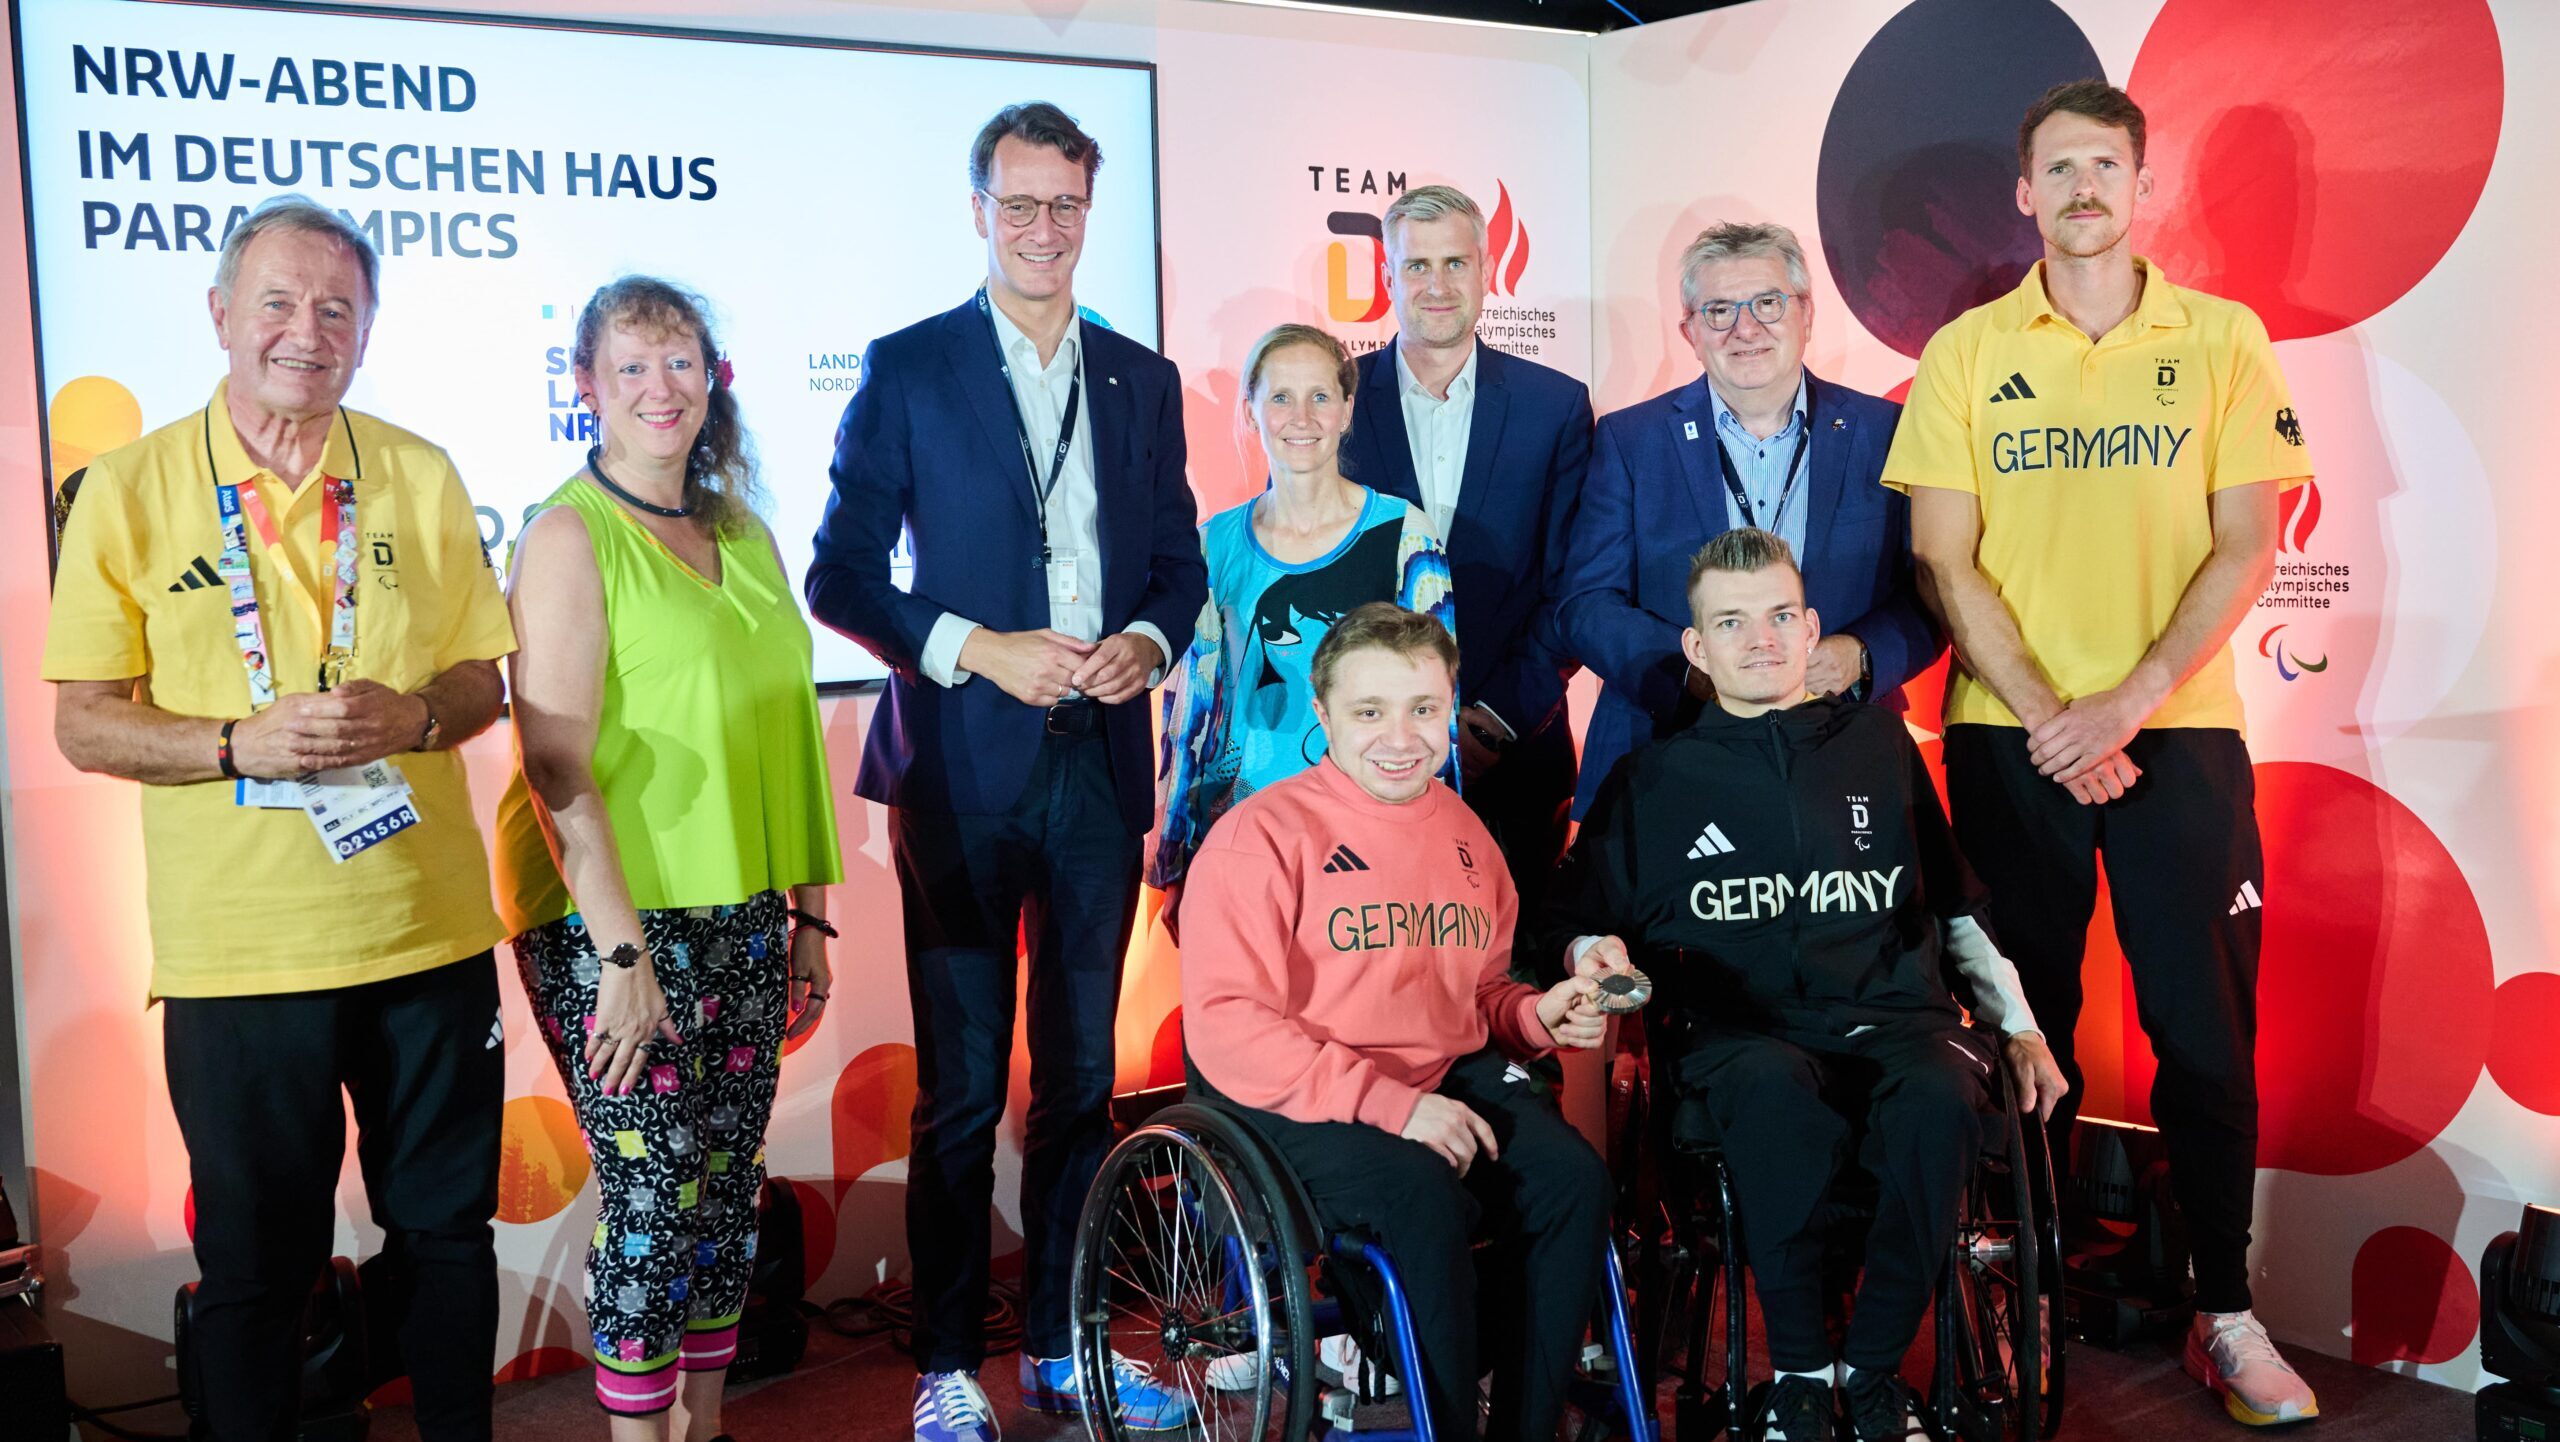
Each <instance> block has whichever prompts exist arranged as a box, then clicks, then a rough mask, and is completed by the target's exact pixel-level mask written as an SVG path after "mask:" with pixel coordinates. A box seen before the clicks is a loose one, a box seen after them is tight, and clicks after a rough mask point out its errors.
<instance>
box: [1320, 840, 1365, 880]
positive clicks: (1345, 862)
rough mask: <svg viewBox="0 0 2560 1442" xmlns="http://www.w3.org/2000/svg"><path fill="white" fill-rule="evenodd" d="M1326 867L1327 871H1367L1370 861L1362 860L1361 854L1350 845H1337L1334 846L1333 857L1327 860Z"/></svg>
mask: <svg viewBox="0 0 2560 1442" xmlns="http://www.w3.org/2000/svg"><path fill="white" fill-rule="evenodd" d="M1324 869H1325V871H1326V872H1327V873H1332V872H1336V871H1366V870H1368V869H1369V863H1367V862H1365V861H1363V860H1361V859H1360V854H1359V853H1358V852H1356V851H1353V850H1352V849H1351V848H1350V847H1348V846H1337V847H1335V848H1333V855H1332V857H1331V858H1329V859H1328V860H1327V861H1326V862H1325V864H1324Z"/></svg>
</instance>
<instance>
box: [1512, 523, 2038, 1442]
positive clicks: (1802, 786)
mask: <svg viewBox="0 0 2560 1442" xmlns="http://www.w3.org/2000/svg"><path fill="white" fill-rule="evenodd" d="M1689 601H1690V607H1691V619H1692V621H1693V622H1694V624H1693V625H1692V626H1691V628H1690V629H1689V631H1688V632H1687V633H1686V634H1685V635H1684V636H1683V637H1682V649H1683V650H1684V651H1686V652H1687V654H1688V657H1689V661H1690V663H1691V664H1692V665H1693V666H1694V667H1696V668H1697V669H1698V670H1699V671H1700V672H1702V673H1704V675H1705V677H1706V678H1707V679H1708V680H1709V681H1711V682H1712V683H1713V685H1714V691H1715V702H1714V704H1711V705H1709V706H1707V707H1706V708H1705V709H1704V712H1703V714H1701V715H1700V716H1699V718H1698V719H1697V720H1696V721H1695V722H1694V723H1693V724H1691V725H1690V726H1689V727H1688V728H1687V729H1685V730H1683V731H1681V732H1678V733H1676V734H1674V735H1671V736H1668V737H1665V738H1664V739H1662V740H1659V741H1656V742H1654V743H1652V744H1651V745H1649V746H1646V747H1643V748H1641V749H1639V750H1637V751H1635V752H1633V753H1632V754H1630V755H1628V756H1627V757H1626V758H1625V759H1624V760H1623V761H1621V762H1620V763H1619V764H1618V766H1617V768H1616V769H1615V770H1614V771H1613V772H1612V773H1611V774H1610V776H1609V779H1608V780H1607V782H1606V783H1604V785H1603V786H1602V788H1601V790H1600V793H1599V795H1598V797H1597V799H1596V800H1595V801H1594V803H1593V807H1592V810H1591V812H1590V815H1589V816H1588V818H1587V819H1586V820H1585V821H1584V823H1583V827H1582V832H1581V835H1580V837H1579V838H1578V839H1577V840H1576V842H1575V843H1574V847H1573V850H1572V852H1571V853H1570V855H1568V857H1567V858H1566V861H1565V865H1564V870H1563V872H1562V874H1561V876H1560V877H1559V880H1558V885H1557V892H1556V901H1555V904H1554V907H1553V909H1552V911H1551V913H1550V916H1549V919H1548V926H1547V930H1546V933H1545V935H1546V938H1547V939H1550V940H1551V941H1552V943H1553V945H1555V946H1556V947H1562V946H1564V945H1565V942H1566V938H1568V937H1573V938H1579V939H1578V940H1576V941H1574V943H1573V945H1574V946H1575V948H1576V952H1575V955H1576V959H1577V961H1578V962H1579V963H1580V966H1581V969H1583V970H1585V971H1588V970H1590V969H1592V968H1593V967H1594V966H1595V965H1603V964H1614V963H1615V962H1616V961H1617V960H1619V959H1620V957H1619V954H1618V952H1617V951H1616V948H1619V947H1624V948H1627V949H1628V950H1630V951H1632V953H1633V954H1634V956H1635V958H1636V959H1637V961H1638V962H1639V964H1641V965H1642V966H1644V967H1645V968H1646V969H1647V970H1648V971H1650V973H1651V975H1652V977H1653V981H1654V984H1655V987H1656V996H1655V1001H1654V1005H1655V1006H1656V1007H1657V1008H1659V1007H1666V1006H1667V1007H1670V1008H1673V1009H1675V1010H1677V1011H1679V1012H1681V1013H1684V1014H1686V1016H1687V1017H1688V1018H1689V1019H1691V1020H1693V1021H1694V1022H1695V1023H1696V1024H1697V1033H1698V1040H1697V1042H1696V1043H1695V1045H1694V1046H1692V1047H1691V1048H1690V1049H1689V1051H1688V1053H1687V1055H1686V1056H1684V1057H1683V1058H1682V1059H1681V1061H1680V1063H1679V1067H1678V1083H1677V1084H1678V1085H1679V1086H1680V1087H1681V1088H1682V1089H1683V1090H1684V1091H1685V1090H1690V1089H1694V1088H1699V1087H1703V1088H1705V1095H1706V1099H1707V1106H1708V1109H1709V1111H1710V1112H1711V1113H1712V1114H1713V1115H1714V1117H1715V1120H1716V1124H1717V1127H1718V1128H1719V1130H1720V1133H1721V1140H1722V1144H1723V1147H1724V1152H1725V1156H1726V1158H1727V1160H1728V1161H1729V1162H1730V1164H1731V1167H1732V1171H1733V1177H1734V1186H1735V1190H1736V1192H1737V1193H1738V1200H1739V1204H1740V1208H1741V1213H1742V1218H1741V1221H1742V1237H1743V1245H1744V1248H1745V1255H1746V1260H1747V1261H1748V1262H1749V1263H1750V1266H1751V1269H1752V1274H1753V1282H1754V1286H1755V1288H1756V1290H1757V1291H1758V1293H1759V1297H1760V1308H1761V1314H1762V1318H1763V1321H1764V1323H1765V1324H1766V1327H1767V1330H1768V1338H1769V1359H1770V1362H1771V1363H1772V1364H1773V1365H1774V1366H1775V1367H1776V1368H1777V1370H1778V1372H1779V1380H1778V1385H1777V1386H1776V1387H1775V1388H1774V1389H1773V1391H1772V1394H1771V1398H1772V1400H1771V1416H1770V1424H1771V1426H1770V1431H1769V1432H1768V1434H1767V1435H1768V1436H1769V1437H1771V1438H1773V1439H1774V1438H1784V1439H1786V1442H1809V1439H1827V1438H1829V1437H1830V1436H1831V1429H1832V1420H1833V1403H1832V1395H1831V1378H1832V1364H1833V1357H1832V1354H1831V1348H1830V1342H1829V1339H1828V1337H1827V1335H1826V1332H1825V1328H1824V1323H1823V1306H1822V1296H1821V1255H1822V1248H1821V1242H1820V1238H1819V1237H1818V1236H1817V1235H1816V1233H1815V1229H1814V1227H1813V1220H1814V1213H1815V1209H1816V1207H1817V1206H1818V1204H1819V1203H1820V1202H1821V1200H1822V1197H1823V1194H1824V1192H1825V1191H1826V1190H1827V1189H1828V1187H1829V1186H1830V1184H1831V1181H1832V1178H1833V1177H1834V1176H1835V1175H1836V1174H1837V1173H1838V1172H1839V1170H1840V1168H1841V1166H1842V1164H1843V1163H1844V1162H1845V1161H1847V1160H1848V1158H1849V1155H1850V1141H1851V1138H1852V1135H1853V1132H1854V1130H1855V1128H1856V1123H1855V1121H1854V1120H1853V1114H1854V1113H1858V1112H1863V1120H1864V1123H1865V1130H1866V1131H1867V1132H1868V1133H1869V1134H1870V1135H1871V1137H1872V1138H1873V1142H1874V1148H1875V1158H1874V1159H1875V1161H1876V1173H1877V1179H1878V1182H1879V1183H1880V1185H1881V1188H1882V1195H1881V1197H1880V1199H1879V1202H1878V1206H1877V1209H1876V1220H1875V1225H1874V1227H1873V1228H1872V1230H1871V1231H1870V1232H1869V1234H1868V1240H1867V1255H1866V1266H1865V1273H1864V1277H1863V1279H1862V1280H1861V1282H1860V1284H1859V1288H1858V1293H1857V1304H1856V1308H1855V1312H1854V1316H1853V1318H1852V1320H1851V1322H1850V1326H1849V1333H1848V1337H1847V1342H1846V1347H1845V1357H1844V1360H1845V1361H1846V1362H1847V1364H1848V1372H1847V1376H1846V1380H1845V1383H1844V1391H1845V1393H1846V1395H1847V1399H1848V1404H1849V1413H1850V1419H1851V1422H1852V1425H1853V1426H1854V1427H1855V1429H1856V1435H1857V1436H1858V1437H1859V1438H1861V1439H1871V1438H1881V1437H1891V1438H1900V1437H1903V1436H1905V1435H1919V1434H1918V1433H1917V1430H1916V1423H1914V1422H1913V1421H1912V1419H1911V1411H1910V1407H1909V1399H1908V1397H1907V1395H1906V1394H1905V1392H1904V1390H1903V1387H1902V1384H1901V1382H1900V1380H1899V1379H1898V1378H1897V1377H1896V1375H1895V1373H1896V1370H1897V1369H1898V1368H1899V1367H1900V1365H1901V1362H1902V1357H1903V1353H1904V1352H1905V1351H1907V1350H1908V1349H1909V1347H1910V1345H1911V1341H1912V1339H1913V1337H1914V1336H1916V1335H1917V1334H1918V1332H1919V1328H1920V1322H1921V1318H1922V1316H1923V1314H1924V1313H1925V1312H1926V1310H1927V1308H1928V1304H1929V1295H1930V1290H1931V1286H1932V1283H1933V1282H1934V1280H1935V1278H1936V1276H1937V1271H1938V1263H1939V1259H1940V1258H1941V1257H1943V1256H1944V1254H1945V1251H1946V1248H1947V1246H1948V1244H1949V1242H1950V1240H1951V1239H1952V1238H1953V1236H1954V1232H1955V1224H1956V1211H1957V1204H1958V1201H1959V1199H1960V1196H1961V1193H1962V1189H1963V1186H1964V1182H1965V1179H1966V1177H1967V1176H1968V1175H1969V1174H1970V1172H1971V1170H1972V1168H1973V1166H1974V1165H1975V1158H1976V1157H1977V1156H1978V1155H1979V1154H1980V1149H1981V1145H1982V1129H1983V1112H1984V1110H1985V1109H1986V1107H1987V1105H1988V1097H1989V1092H1988V1089H1987V1080H1988V1077H1989V1075H1990V1069H1991V1068H1992V1067H1993V1066H1994V1065H1997V1064H1999V1060H2000V1059H1999V1058H1997V1057H1995V1056H1994V1055H1993V1054H1992V1049H1991V1047H1990V1046H1989V1044H1987V1043H1985V1042H1983V1041H1981V1040H1979V1039H1978V1038H1977V1037H1976V1036H1975V1035H1974V1034H1973V1033H1971V1032H1969V1031H1967V1030H1966V1029H1965V1028H1964V1026H1963V1018H1962V1015H1961V1013H1960V1012H1959V1011H1958V1010H1957V1007H1956V1004H1955V1002H1954V1000H1953V999H1951V998H1950V996H1949V994H1948V989H1947V988H1948V982H1947V975H1948V972H1949V970H1950V968H1952V969H1953V970H1954V971H1957V972H1960V973H1962V974H1963V975H1964V976H1965V978H1966V980H1967V981H1968V982H1969V983H1970V988H1971V990H1972V991H1973V993H1974V1009H1975V1011H1976V1013H1977V1014H1978V1015H1980V1016H1982V1017H1983V1018H1984V1019H1985V1020H1986V1021H1988V1022H1990V1023H1991V1024H1993V1025H1995V1026H1997V1027H1998V1028H1999V1030H2000V1031H2002V1032H2003V1033H2004V1034H2005V1036H2006V1042H2005V1044H2004V1047H2003V1050H2004V1051H2005V1053H2006V1059H2007V1063H2008V1065H2009V1066H2010V1068H2011V1070H2012V1073H2013V1075H2014V1077H2015V1079H2016V1084H2017V1085H2016V1090H2017V1092H2018V1093H2019V1101H2020V1104H2021V1106H2024V1107H2040V1108H2041V1109H2043V1110H2045V1111H2050V1110H2051V1108H2052V1106H2053V1104H2054V1102H2055V1101H2056V1100H2057V1099H2058V1098H2059V1095H2060V1091H2061V1087H2062V1081H2061V1075H2060V1073H2059V1072H2058V1071H2057V1070H2055V1068H2054V1065H2053V1060H2052V1055H2051V1053H2050V1052H2049V1051H2048V1050H2047V1049H2046V1047H2045V1044H2044V1039H2043V1037H2042V1036H2041V1035H2040V1034H2038V1033H2037V1032H2036V1030H2035V1018H2034V1016H2033V1015H2032V1013H2030V1012H2029V1011H2028V1009H2027V1006H2026V1003H2025V1000H2024V998H2023V996H2022V995H2021V994H2020V991H2019V988H2018V984H2017V972H2016V970H2015V969H2014V968H2013V967H2011V966H2010V965H2009V963H2008V962H2007V961H2006V960H2005V959H2003V958H2002V957H2001V956H2000V954H1999V952H1998V951H1997V950H1996V949H1995V948H1994V947H1993V946H1992V945H1991V942H1990V939H1989V937H1988V935H1987V934H1986V933H1985V932H1984V931H1983V930H1982V928H1981V926H1980V924H1979V923H1978V922H1977V921H1976V920H1975V913H1977V912H1978V911H1979V910H1980V909H1981V908H1982V905H1983V900H1984V898H1983V895H1982V891H1981V888H1980V887H1979V886H1978V885H1977V884H1976V883H1975V881H1974V879H1973V875H1972V873H1971V872H1970V871H1969V870H1968V869H1967V868H1966V866H1965V862H1964V858H1963V857H1962V856H1961V855H1960V854H1959V853H1958V852H1957V850H1956V848H1955V843H1954V841H1953V838H1952V837H1951V836H1950V834H1949V832H1948V828H1947V820H1946V814H1945V812H1944V810H1943V809H1942V808H1941V807H1940V805H1939V802H1938V795H1937V792H1936V790H1935V789H1934V788H1933V787H1932V785H1931V783H1930V780H1929V774H1928V771H1927V770H1926V768H1925V767H1924V766H1923V764H1922V762H1921V759H1920V753H1919V749H1918V748H1917V747H1916V746H1914V745H1913V744H1912V741H1911V737H1910V733H1908V732H1907V731H1905V730H1904V729H1903V725H1902V720H1901V718H1900V717H1899V716H1897V715H1896V714H1894V713H1893V712H1891V711H1888V710H1885V709H1883V708H1881V707H1876V706H1868V705H1863V704H1859V703H1856V702H1852V701H1846V700H1841V699H1836V698H1830V697H1819V696H1808V695H1807V694H1806V693H1805V681H1804V676H1805V664H1806V658H1807V656H1808V655H1809V654H1810V652H1811V649H1812V645H1813V642H1814V640H1815V639H1816V637H1817V636H1818V634H1819V624H1818V618H1817V617H1816V616H1815V615H1814V614H1813V612H1812V611H1811V610H1809V609H1807V608H1806V606H1805V604H1804V583H1803V580H1802V578H1801V576H1800V575H1799V574H1798V573H1797V571H1796V568H1795V563H1794V561H1793V559H1792V558H1791V557H1790V556H1789V554H1788V551H1787V546H1786V543H1785V542H1784V541H1781V540H1779V539H1778V538H1777V537H1776V536H1773V535H1771V534H1769V533H1768V532H1766V531H1760V530H1753V529H1737V530H1732V531H1727V532H1725V533H1724V534H1723V535H1721V536H1719V537H1717V538H1716V539H1715V540H1714V541H1712V542H1710V543H1709V544H1708V545H1707V547H1706V548H1705V549H1704V550H1701V551H1700V552H1699V553H1698V556H1697V559H1696V560H1695V562H1693V564H1692V566H1691V570H1690V581H1689Z"/></svg>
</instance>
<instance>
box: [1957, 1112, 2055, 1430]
mask: <svg viewBox="0 0 2560 1442" xmlns="http://www.w3.org/2000/svg"><path fill="white" fill-rule="evenodd" d="M1995 1095H1996V1098H1997V1099H1996V1101H1995V1105H1997V1106H1999V1107H2000V1110H2001V1114H2002V1116H2003V1117H2005V1118H2006V1124H2007V1127H2008V1138H2007V1141H2008V1145H2007V1146H2006V1148H2005V1149H2004V1150H2003V1152H2002V1155H2000V1156H1999V1157H1994V1158H1986V1159H1985V1161H1984V1163H1983V1165H1982V1166H1981V1167H1980V1168H1979V1169H1978V1170H1977V1171H1976V1173H1975V1176H1974V1179H1973V1181H1972V1183H1971V1184H1970V1185H1968V1186H1967V1188H1966V1198H1965V1213H1964V1218H1963V1220H1962V1222H1961V1223H1960V1224H1959V1225H1958V1227H1957V1229H1956V1240H1955V1246H1954V1248H1953V1252H1952V1255H1951V1256H1950V1258H1949V1262H1948V1268H1947V1275H1946V1279H1945V1281H1944V1282H1943V1284H1942V1285H1941V1287H1940V1290H1939V1294H1938V1328H1937V1332H1938V1359H1937V1369H1936V1378H1935V1385H1934V1387H1933V1388H1932V1390H1933V1391H1934V1393H1935V1394H1936V1395H1935V1397H1934V1398H1933V1399H1932V1400H1933V1410H1934V1411H1935V1412H1936V1414H1937V1420H1938V1430H1939V1435H1940V1436H1941V1437H1942V1438H1945V1439H1947V1442H1954V1439H1957V1438H1962V1439H1965V1442H2028V1439H2033V1438H2037V1437H2042V1436H2049V1435H2051V1434H2050V1433H2049V1432H2047V1431H2046V1430H2045V1429H2046V1427H2047V1425H2048V1423H2049V1421H2051V1422H2058V1421H2059V1420H2060V1409H2059V1405H2058V1403H2057V1405H2056V1406H2055V1408H2054V1409H2053V1410H2052V1413H2051V1414H2050V1418H2049V1417H2048V1412H2047V1409H2046V1407H2045V1404H2044V1401H2043V1397H2044V1394H2045V1391H2046V1388H2047V1384H2048V1380H2049V1378H2051V1377H2052V1376H2054V1375H2055V1374H2056V1373H2057V1371H2058V1366H2059V1364H2058V1361H2057V1360H2056V1358H2057V1354H2058V1351H2059V1345H2058V1340H2057V1334H2056V1330H2055V1328H2054V1327H2053V1325H2052V1317H2051V1314H2050V1311H2049V1309H2048V1307H2047V1305H2046V1298H2045V1295H2044V1290H2043V1288H2044V1284H2045V1282H2046V1280H2047V1278H2048V1277H2051V1276H2053V1275H2054V1274H2055V1272H2056V1271H2057V1270H2058V1269H2056V1268H2054V1267H2053V1265H2052V1263H2051V1262H2049V1261H2048V1260H2047V1258H2048V1256H2049V1255H2050V1252H2049V1249H2048V1248H2047V1246H2046V1239H2047V1231H2046V1229H2045V1228H2044V1227H2043V1226H2042V1225H2041V1223H2042V1219H2043V1215H2044V1214H2049V1212H2050V1210H2051V1206H2050V1202H2049V1201H2046V1200H2045V1198H2044V1197H2039V1196H2038V1195H2037V1192H2038V1187H2039V1184H2040V1182H2043V1183H2046V1184H2048V1185H2049V1181H2048V1179H2044V1178H2040V1177H2039V1176H2038V1175H2037V1173H2038V1171H2039V1169H2038V1168H2037V1167H2036V1165H2035V1164H2034V1161H2033V1159H2032V1157H2031V1155H2030V1153H2029V1151H2028V1145H2029V1143H2028V1136H2029V1132H2028V1129H2027V1128H2026V1127H2024V1126H2023V1125H2021V1120H2020V1117H2019V1114H2018V1112H2017V1110H2016V1108H2015V1107H2013V1106H2011V1105H2010V1104H2009V1101H2008V1097H2007V1095H2006V1088H2004V1087H2003V1088H1995ZM2049 1195H2050V1193H2049V1192H2047V1194H2046V1196H2048V1197H2049ZM2040 1202H2043V1203H2044V1206H2043V1207H2042V1208H2041V1209H2040V1208H2039V1205H2038V1204H2039V1203H2040Z"/></svg>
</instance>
